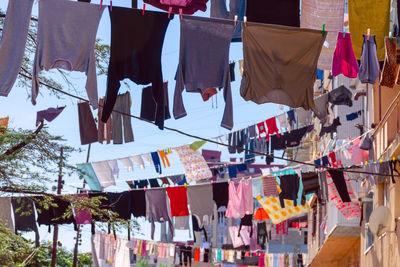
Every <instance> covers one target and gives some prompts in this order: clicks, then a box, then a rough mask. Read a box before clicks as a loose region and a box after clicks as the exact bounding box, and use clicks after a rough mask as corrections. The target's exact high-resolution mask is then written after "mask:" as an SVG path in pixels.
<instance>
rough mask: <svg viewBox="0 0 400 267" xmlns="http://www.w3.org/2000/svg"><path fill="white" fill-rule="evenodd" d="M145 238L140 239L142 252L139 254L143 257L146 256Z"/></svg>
mask: <svg viewBox="0 0 400 267" xmlns="http://www.w3.org/2000/svg"><path fill="white" fill-rule="evenodd" d="M146 254H147V253H146V240H143V241H142V254H141V256H143V257H145V256H146Z"/></svg>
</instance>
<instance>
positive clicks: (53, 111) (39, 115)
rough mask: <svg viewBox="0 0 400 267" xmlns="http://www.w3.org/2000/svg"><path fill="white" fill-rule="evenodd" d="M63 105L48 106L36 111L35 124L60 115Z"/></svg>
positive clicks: (49, 120) (51, 119)
mask: <svg viewBox="0 0 400 267" xmlns="http://www.w3.org/2000/svg"><path fill="white" fill-rule="evenodd" d="M64 108H65V106H64V107H60V108H58V107H57V108H48V109H45V110H40V111H38V112H36V126H38V125H39V124H40V122H41V121H42V120H46V121H48V122H52V121H53V120H54V119H55V118H57V117H58V115H60V113H61V112H62V111H63V110H64Z"/></svg>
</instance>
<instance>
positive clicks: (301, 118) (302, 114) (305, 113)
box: [296, 108, 312, 125]
mask: <svg viewBox="0 0 400 267" xmlns="http://www.w3.org/2000/svg"><path fill="white" fill-rule="evenodd" d="M296 114H297V122H298V123H299V124H302V125H305V124H309V123H310V122H311V120H312V114H311V110H305V109H304V108H297V109H296Z"/></svg>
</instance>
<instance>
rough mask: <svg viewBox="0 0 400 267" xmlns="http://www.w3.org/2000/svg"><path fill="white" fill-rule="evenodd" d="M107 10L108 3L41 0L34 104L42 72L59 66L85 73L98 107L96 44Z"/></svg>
mask: <svg viewBox="0 0 400 267" xmlns="http://www.w3.org/2000/svg"><path fill="white" fill-rule="evenodd" d="M104 9H105V6H102V7H100V6H99V5H93V4H90V5H88V4H86V3H80V2H71V1H59V0H44V1H40V2H39V26H38V36H37V40H36V41H37V48H36V55H35V60H34V65H33V72H32V103H33V104H34V105H35V104H36V98H37V96H38V94H39V72H40V71H41V70H43V69H45V70H46V71H48V70H50V69H53V68H60V69H65V70H70V71H81V72H85V74H86V76H87V81H86V86H85V87H86V92H87V94H88V96H89V101H90V104H91V105H92V107H93V108H94V109H96V108H97V107H98V96H97V73H96V57H95V53H94V45H95V42H96V33H97V29H98V26H99V22H100V19H101V16H102V14H103V11H104ZM59 25H63V27H60V26H59ZM77 43H79V45H78V46H77V45H75V44H77ZM71 44H72V45H71Z"/></svg>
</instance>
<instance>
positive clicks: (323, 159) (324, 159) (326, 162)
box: [322, 156, 331, 167]
mask: <svg viewBox="0 0 400 267" xmlns="http://www.w3.org/2000/svg"><path fill="white" fill-rule="evenodd" d="M329 165H331V164H330V163H329V159H328V156H323V157H322V166H324V167H326V166H329Z"/></svg>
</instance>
